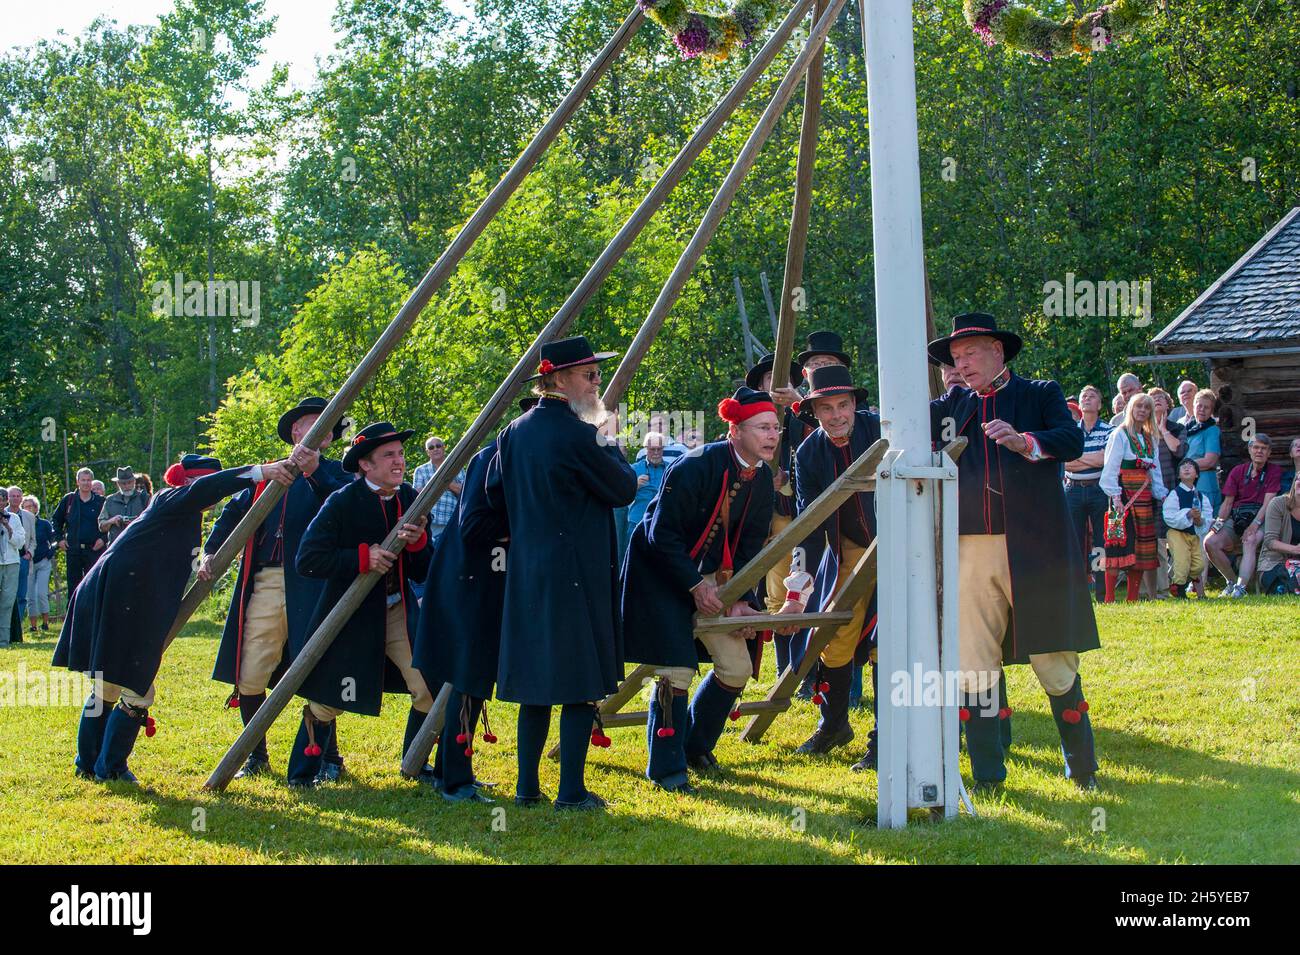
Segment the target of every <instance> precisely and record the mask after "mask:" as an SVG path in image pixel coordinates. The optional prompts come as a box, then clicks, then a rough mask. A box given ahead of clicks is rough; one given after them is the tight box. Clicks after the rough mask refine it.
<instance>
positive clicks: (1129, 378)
mask: <svg viewBox="0 0 1300 955" xmlns="http://www.w3.org/2000/svg"><path fill="white" fill-rule="evenodd" d="M1115 390H1116V391H1117V392H1118V395H1117V396H1116V402H1117V403H1119V412H1118V413H1117V414H1116V415H1115V417H1113V418H1111V419H1110V426H1111V427H1112V428H1118V427H1119V426H1120V425H1122V424H1123V423H1124V411H1125V409H1126V408H1128V403H1129V399H1130V398H1132V397H1133V396H1134V395H1136V394H1138V393H1139V392H1141V391H1142V379H1140V378H1139V377H1138V376H1137V375H1135V374H1133V373H1132V372H1125V373H1124V374H1122V375H1120V376H1119V380H1118V381H1116V382H1115Z"/></svg>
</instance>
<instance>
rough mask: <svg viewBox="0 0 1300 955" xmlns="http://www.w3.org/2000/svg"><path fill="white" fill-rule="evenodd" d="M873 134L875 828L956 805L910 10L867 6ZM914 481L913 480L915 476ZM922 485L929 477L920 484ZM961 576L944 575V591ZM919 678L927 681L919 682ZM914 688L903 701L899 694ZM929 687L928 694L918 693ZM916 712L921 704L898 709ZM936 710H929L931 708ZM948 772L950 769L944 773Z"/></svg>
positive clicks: (949, 570) (864, 1)
mask: <svg viewBox="0 0 1300 955" xmlns="http://www.w3.org/2000/svg"><path fill="white" fill-rule="evenodd" d="M860 3H861V9H862V32H863V48H864V50H865V51H866V66H867V108H868V116H869V123H870V125H869V129H870V136H871V220H872V238H873V243H874V249H875V283H876V340H877V343H878V347H879V367H880V410H881V418H882V429H883V432H884V437H885V438H886V439H887V440H888V441H889V446H890V452H889V454H888V455H887V456H886V458H885V461H884V462H883V463H882V464H881V466H880V467H881V470H880V478H881V479H880V480H879V481H878V482H877V489H878V490H877V496H878V501H877V509H878V512H879V515H880V544H879V547H880V561H879V567H880V585H879V591H878V592H879V611H880V648H879V651H878V667H879V680H880V683H879V694H880V698H879V712H880V760H879V764H880V772H879V801H878V808H877V821H878V824H879V825H880V827H881V828H899V827H902V826H905V825H906V824H907V810H908V809H909V808H912V807H937V806H946V803H947V802H949V801H951V802H953V803H954V804H955V802H956V800H957V793H955V792H945V783H948V784H949V786H950V784H951V781H952V780H953V779H954V778H955V767H956V759H957V754H956V750H955V747H945V746H944V734H943V723H942V716H943V708H942V706H936V705H916V704H920V703H922V702H923V700H921V699H916V696H917V693H916V691H917V690H919V689H924V688H925V687H926V685H927V682H926V681H927V677H928V679H929V680H931V681H932V680H934V679H936V678H937V679H938V680H939V685H940V686H942V685H943V684H944V683H945V682H946V681H944V680H943V678H942V670H941V669H940V659H939V643H940V640H939V621H938V612H937V607H936V603H935V591H936V567H935V565H936V558H937V556H938V555H937V554H936V553H935V534H934V507H935V501H936V498H937V491H938V488H939V487H940V486H941V485H939V484H937V483H936V481H935V477H936V471H935V468H934V465H935V463H936V461H935V457H934V455H933V454H932V452H931V450H930V447H931V445H930V411H929V399H930V395H929V386H928V382H929V375H928V374H927V369H926V357H925V274H924V268H925V266H924V264H923V260H922V234H921V172H920V160H919V151H918V145H917V129H916V75H915V61H914V58H913V57H914V54H913V48H912V3H911V0H860ZM913 475H915V476H913ZM922 475H924V476H922ZM956 575H957V568H956V566H955V563H954V565H953V566H946V567H945V580H946V581H947V584H948V586H947V587H946V588H945V591H946V592H947V591H949V590H951V591H953V592H955V590H956V586H955V585H956ZM918 668H919V675H920V677H921V680H919V681H918V680H917V679H916V677H917V675H918ZM903 680H905V681H906V688H907V690H908V692H907V694H906V696H905V698H904V699H902V700H895V698H894V697H895V692H894V690H895V687H896V686H898V685H900V684H899V681H903ZM918 684H919V685H918ZM902 702H910V703H912V704H913V705H911V706H903V705H896V704H898V703H902ZM924 702H931V701H924ZM945 763H950V765H948V766H947V767H946V768H947V771H945Z"/></svg>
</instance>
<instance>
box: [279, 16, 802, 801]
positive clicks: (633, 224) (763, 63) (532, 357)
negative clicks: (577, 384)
mask: <svg viewBox="0 0 1300 955" xmlns="http://www.w3.org/2000/svg"><path fill="white" fill-rule="evenodd" d="M812 2H813V0H800V2H799V3H797V4H796V5H795V7H794V9H792V10H791V11H790V13H789V14H788V15H787V16H786V18H785V19H784V20H782V21H781V24H780V25H779V26H778V27H777V28H776V30H775V31H773V33H772V36H771V37H769V38H768V41H767V43H765V44H764V45H763V48H762V49H761V50H760V51H759V52H758V54H757V55H756V56H755V57H754V59H753V60H752V61H750V64H749V66H748V67H746V69H745V71H744V72H743V73H742V74H741V75H740V78H739V79H737V80H736V82H735V84H734V85H733V86H732V87H731V89H730V90H728V91H727V95H726V96H724V97H723V98H722V100H721V101H720V102H719V103H718V105H717V106H715V107H714V108H713V110H712V111H711V112H710V113H709V115H708V116H707V117H705V119H704V121H703V122H702V123H700V125H699V127H698V128H697V129H696V131H695V133H694V134H693V135H692V136H691V138H690V140H689V141H687V143H686V145H685V146H683V147H682V150H681V152H679V153H678V154H677V156H676V157H675V158H674V159H673V161H672V163H671V164H670V165H669V166H668V168H667V169H666V170H665V171H664V173H663V175H662V176H660V177H659V181H658V182H656V183H655V184H654V186H653V187H652V188H651V190H650V192H649V193H647V194H646V196H645V198H644V199H642V200H641V204H640V205H639V206H637V208H636V210H635V211H634V212H633V213H632V215H631V216H629V217H628V220H627V222H625V223H624V224H623V227H622V228H621V229H619V231H618V234H616V235H615V236H614V238H613V239H611V240H610V242H609V244H608V245H607V246H606V247H605V250H604V251H603V252H601V254H600V256H599V257H598V258H597V259H596V261H595V262H594V263H593V264H592V266H591V268H590V269H589V270H588V271H587V274H586V275H585V276H583V278H582V281H581V282H579V283H578V286H577V287H576V288H575V289H574V290H573V292H572V293H570V295H569V298H568V300H567V301H565V303H564V304H563V305H562V306H560V310H559V311H558V312H556V313H555V315H554V317H552V319H551V321H550V323H548V325H547V327H546V328H545V329H543V331H542V334H541V335H539V336H538V339H537V341H536V342H535V343H534V345H533V347H532V348H531V349H530V350H529V351H528V352H527V353H526V354H525V355H524V358H523V359H521V361H520V365H518V366H516V372H518V371H519V369H520V368H521V367H527V368H528V369H530V370H531V369H532V368H533V367H534V366H535V365H536V363H537V353H538V351H539V350H540V348H541V343H542V342H545V341H549V340H550V339H551V338H555V337H558V336H560V335H562V334H564V332H565V331H566V330H567V329H568V327H569V325H570V324H571V323H572V321H573V319H574V318H575V317H576V316H577V314H578V312H580V311H581V310H582V308H583V307H584V306H585V305H586V303H587V302H588V301H589V300H590V298H591V296H592V295H594V294H595V292H596V290H597V289H598V288H600V286H601V284H602V283H603V282H604V281H605V279H606V278H607V277H608V276H609V273H610V272H611V271H612V270H613V268H614V266H615V265H616V264H617V263H618V262H619V260H620V259H621V258H622V257H623V256H624V255H625V254H626V253H627V250H628V249H629V248H630V247H631V245H632V243H633V242H634V241H635V240H636V237H637V236H638V235H640V233H641V231H642V230H643V229H644V228H645V226H646V223H648V222H649V221H650V219H651V218H652V217H653V216H654V214H655V213H656V212H657V211H658V210H659V208H660V207H661V206H662V205H663V204H664V202H665V200H666V199H667V198H668V196H669V194H670V193H671V192H672V190H673V189H674V188H675V187H676V185H677V183H679V182H680V181H681V179H682V177H683V176H685V175H686V171H687V170H688V169H689V168H690V166H691V164H692V163H693V162H695V160H696V159H697V158H698V157H699V155H700V153H701V152H703V151H704V148H705V147H706V146H707V145H708V144H709V142H710V141H711V140H712V139H713V137H714V136H715V135H717V133H718V130H720V129H721V128H722V126H723V124H725V123H726V121H727V120H728V119H729V118H730V117H731V115H732V114H733V113H734V112H735V111H736V108H737V107H738V106H739V105H740V103H741V101H742V100H744V98H745V95H746V94H747V93H748V92H749V91H750V90H751V89H752V88H753V86H754V84H755V83H756V82H758V78H759V77H760V76H762V74H763V73H764V72H765V71H766V70H767V68H768V66H770V65H771V63H772V60H773V59H775V58H776V55H777V53H779V52H780V50H781V49H782V47H784V46H785V44H786V41H787V40H789V38H790V35H791V34H792V33H793V32H794V29H795V27H796V26H797V25H798V23H799V20H800V19H801V18H802V16H803V14H804V12H805V11H806V10H807V8H808V7H809V5H810V4H811V3H812ZM654 314H655V313H654V311H653V310H652V311H651V316H650V317H647V318H646V320H645V322H643V323H642V326H641V331H640V332H639V333H638V335H637V338H636V340H635V341H634V342H633V343H632V345H631V346H630V347H629V349H628V352H627V354H626V355H625V356H624V357H623V360H622V362H621V363H620V364H619V366H618V370H617V371H616V372H615V373H614V377H613V378H612V379H611V380H610V383H609V385H608V387H607V388H606V390H605V394H604V396H603V397H602V399H601V400H602V402H603V403H604V406H605V408H606V409H608V410H611V411H612V410H613V409H614V408H616V407H618V403H619V401H621V400H622V398H623V395H624V394H625V393H626V391H627V386H628V384H630V383H631V380H632V375H633V374H634V373H635V372H636V369H637V367H638V366H639V365H640V363H641V359H642V358H644V357H645V353H646V351H647V350H649V347H650V342H651V341H652V340H653V338H654V336H653V335H649V336H645V335H644V333H645V331H646V328H647V327H648V325H649V322H650V320H651V317H653V316H654ZM661 321H662V319H661ZM643 338H644V341H643ZM638 343H640V344H638ZM519 377H520V381H522V375H520V376H519ZM515 387H516V388H517V387H518V383H516V385H515ZM502 388H505V386H504V385H503V386H502ZM500 394H501V390H498V395H500ZM513 400H514V391H513V390H511V391H510V393H509V395H508V396H507V397H506V398H505V402H506V405H505V407H508V406H509V403H510V402H512V401H513ZM502 413H503V414H504V407H503V410H502ZM461 440H462V442H463V441H464V440H465V439H464V438H462V439H461ZM456 450H457V451H459V450H460V445H459V444H458V445H457V446H456ZM455 453H456V452H455V451H453V452H452V454H453V455H454V454H455ZM444 464H445V462H444ZM461 466H463V465H458V466H457V468H456V470H453V471H451V472H450V473H452V474H456V473H459V468H460V467H461ZM443 470H444V468H439V469H438V472H437V473H438V474H440V473H442V471H443ZM434 477H435V479H436V478H437V474H435V475H434ZM268 702H269V700H268ZM263 709H265V704H264V705H263ZM433 725H434V720H433V718H432V714H431V715H430V717H428V718H426V719H425V721H424V722H423V723H422V724H421V725H420V728H419V729H418V730H417V731H416V734H415V737H414V738H413V739H412V740H411V745H410V746H409V747H407V750H406V754H405V755H404V756H403V758H402V769H403V771H404V772H406V773H407V774H408V775H415V774H416V773H417V772H418V771H419V770H420V768H421V767H422V766H423V765H424V763H425V762H426V761H427V760H428V758H429V753H431V752H432V751H433V745H434V743H435V741H436V739H437V732H436V731H435V730H434V729H433Z"/></svg>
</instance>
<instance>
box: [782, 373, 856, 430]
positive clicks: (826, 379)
mask: <svg viewBox="0 0 1300 955" xmlns="http://www.w3.org/2000/svg"><path fill="white" fill-rule="evenodd" d="M808 385H809V391H808V395H807V397H805V398H802V399H800V400H799V401H796V402H795V403H794V406H793V407H792V408H791V409H790V410H791V411H793V412H794V413H795V414H796V415H798V416H799V419H800V420H801V421H804V422H807V423H808V424H811V425H813V426H814V427H815V426H816V425H817V416H816V415H814V414H813V399H814V398H830V397H833V396H835V395H849V394H851V395H853V400H854V404H855V405H856V404H860V403H862V402H863V401H866V400H867V389H866V388H859V387H857V386H856V385H855V384H853V373H852V372H850V371H849V370H848V369H847V368H845V367H844V366H843V365H826V366H824V367H822V368H817V369H814V370H813V371H811V372H809V374H808Z"/></svg>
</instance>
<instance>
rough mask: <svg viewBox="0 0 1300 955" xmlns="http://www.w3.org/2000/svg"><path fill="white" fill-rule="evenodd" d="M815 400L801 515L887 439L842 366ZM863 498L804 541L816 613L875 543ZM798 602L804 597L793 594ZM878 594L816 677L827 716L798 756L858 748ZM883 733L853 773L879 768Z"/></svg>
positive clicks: (802, 408) (816, 375)
mask: <svg viewBox="0 0 1300 955" xmlns="http://www.w3.org/2000/svg"><path fill="white" fill-rule="evenodd" d="M809 386H810V390H809V392H808V396H807V397H806V398H804V399H803V400H802V401H800V402H799V404H798V406H797V410H796V413H797V414H798V415H799V416H800V417H802V418H803V419H804V420H805V421H807V422H808V423H809V424H810V425H814V424H815V425H816V426H817V428H816V430H815V431H813V433H812V434H810V435H809V436H808V437H807V438H805V439H804V442H803V443H802V444H801V445H800V446H799V451H798V453H797V455H796V458H795V484H796V498H797V507H798V510H799V512H800V513H802V512H803V511H805V510H807V508H808V507H809V506H810V505H811V504H812V502H813V501H815V500H816V499H817V498H818V497H819V496H821V494H822V493H823V492H824V491H825V490H826V489H827V488H829V487H830V486H831V485H832V484H833V483H835V481H836V479H837V478H838V477H839V476H840V475H841V474H843V473H844V472H845V471H846V470H848V468H849V466H850V465H851V464H852V463H853V462H854V461H856V460H857V459H858V458H859V457H861V456H862V455H863V454H865V453H866V451H867V449H868V448H870V447H871V446H872V445H873V444H875V443H876V442H877V441H879V440H880V416H879V415H877V414H875V413H874V412H872V411H866V410H859V409H863V408H865V407H866V406H867V404H868V398H867V393H866V389H865V388H858V387H856V386H855V385H854V384H853V376H852V374H851V373H850V372H849V369H848V368H846V367H844V366H843V365H838V364H829V365H822V366H821V367H819V368H817V369H815V370H814V371H813V372H812V374H811V375H810V376H809ZM875 497H876V496H875V493H874V492H872V491H859V492H857V493H855V494H854V495H853V496H852V497H850V498H849V499H848V500H847V501H845V502H844V503H843V504H841V505H840V507H839V508H838V509H836V511H835V512H834V513H833V514H832V515H831V516H830V517H828V518H827V519H826V521H825V522H824V523H823V524H822V526H821V527H819V528H818V529H817V530H815V531H813V533H812V535H811V536H810V537H808V538H807V540H805V542H804V550H805V553H806V554H807V561H806V566H807V568H808V570H809V571H810V572H813V573H815V574H816V583H815V585H814V587H813V593H812V596H811V597H810V598H809V600H808V606H809V607H816V608H823V607H825V605H827V604H828V603H829V602H830V601H831V600H832V599H833V598H834V596H835V594H836V593H838V592H839V591H840V590H841V589H842V588H843V586H844V584H845V582H846V581H847V580H848V578H849V577H850V575H851V574H852V572H853V569H854V568H855V567H856V566H857V563H858V561H859V560H860V559H861V557H862V555H863V554H864V553H865V552H866V549H867V547H868V545H870V543H871V542H872V540H874V539H875V536H876V501H875ZM788 596H789V597H790V599H791V600H792V601H797V600H798V598H797V597H796V596H795V595H794V594H790V595H788ZM875 647H876V595H875V592H874V590H873V591H872V593H870V594H868V595H867V596H865V597H864V598H863V599H862V600H860V601H859V602H858V603H856V604H854V606H853V619H852V620H850V621H849V622H848V623H845V624H843V625H841V626H840V627H839V628H837V629H836V631H835V636H834V637H833V638H832V639H831V641H830V642H829V643H828V644H827V645H826V647H825V648H824V649H823V650H822V652H821V656H820V658H819V659H818V662H817V664H816V666H815V667H814V668H813V670H812V671H810V674H811V675H812V680H811V682H812V684H813V687H814V689H815V692H814V694H813V702H814V703H817V704H818V706H819V707H820V709H821V719H820V720H819V721H818V724H817V729H816V731H814V733H813V735H812V736H811V737H809V738H808V739H807V740H806V741H805V742H804V743H803V745H802V746H800V747H799V749H798V750H797V752H800V753H808V754H823V753H828V752H830V751H831V750H832V749H835V748H836V747H837V746H843V745H845V744H846V743H850V742H852V741H853V728H852V727H851V726H850V725H849V691H850V687H851V684H852V679H853V670H854V668H855V666H857V667H860V666H862V665H863V664H864V663H870V664H871V670H872V683H873V685H875V684H876V677H875V668H876V653H875ZM875 763H876V731H875V729H874V728H873V729H872V730H871V733H870V735H869V736H868V743H867V751H866V755H864V756H863V757H862V759H861V760H860V761H859V762H858V763H857V764H855V765H854V769H858V770H865V769H874V768H875Z"/></svg>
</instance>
